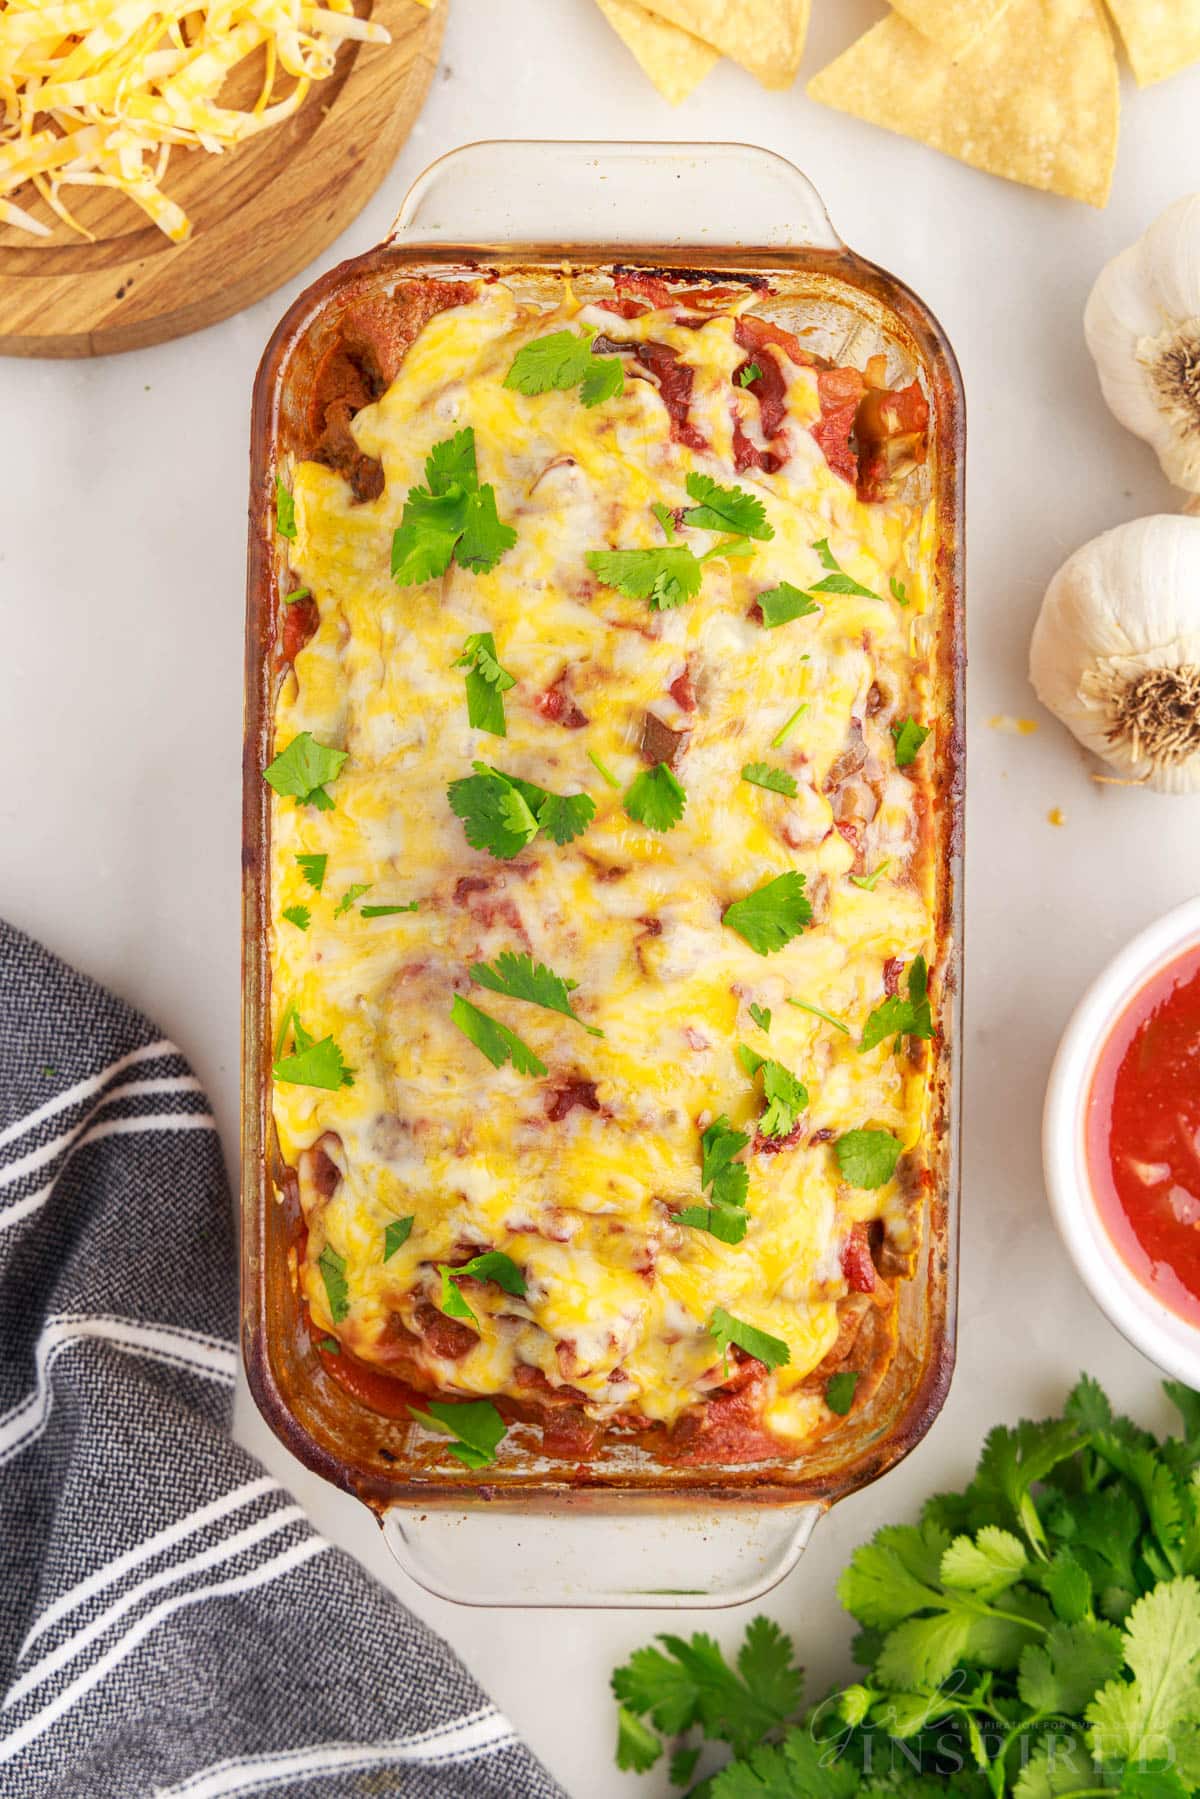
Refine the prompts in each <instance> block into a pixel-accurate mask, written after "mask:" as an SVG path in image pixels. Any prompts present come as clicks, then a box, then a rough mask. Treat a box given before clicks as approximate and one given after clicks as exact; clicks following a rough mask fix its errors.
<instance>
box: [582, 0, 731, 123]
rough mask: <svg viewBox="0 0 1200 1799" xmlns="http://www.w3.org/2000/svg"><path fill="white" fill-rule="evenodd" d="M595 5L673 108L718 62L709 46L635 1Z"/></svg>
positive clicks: (611, 0) (600, 1) (608, 0)
mask: <svg viewBox="0 0 1200 1799" xmlns="http://www.w3.org/2000/svg"><path fill="white" fill-rule="evenodd" d="M596 4H597V6H598V7H599V8H600V11H601V12H602V13H603V14H604V16H605V18H606V19H607V20H608V22H609V24H610V25H611V26H612V28H613V30H614V31H615V32H616V34H617V36H618V37H619V38H621V39H622V41H623V42H624V43H625V44H626V45H627V46H628V47H629V49H630V50H632V51H633V54H634V55H635V56H636V57H637V59H638V61H639V62H640V63H641V65H642V67H643V69H645V71H646V73H647V75H649V77H650V79H651V81H652V82H653V83H654V85H655V87H656V88H657V89H658V91H659V93H660V94H661V95H662V97H663V99H664V100H669V101H670V102H671V105H672V106H678V104H679V102H680V101H681V100H686V99H687V97H688V95H689V94H690V93H691V91H692V89H693V88H694V87H696V86H698V85H699V83H700V82H701V81H703V80H704V77H705V76H706V75H707V74H708V72H709V70H710V69H711V68H712V66H713V64H714V63H716V62H719V61H720V60H721V59H720V56H719V54H718V52H717V51H716V50H714V49H712V47H711V46H710V45H708V44H702V43H701V41H700V39H699V38H698V37H693V35H692V33H691V32H690V31H681V30H680V29H679V27H678V26H676V25H670V24H668V23H667V21H666V20H665V19H658V18H655V17H654V15H653V14H652V13H649V12H647V11H646V8H645V7H644V6H640V5H639V4H638V0H596Z"/></svg>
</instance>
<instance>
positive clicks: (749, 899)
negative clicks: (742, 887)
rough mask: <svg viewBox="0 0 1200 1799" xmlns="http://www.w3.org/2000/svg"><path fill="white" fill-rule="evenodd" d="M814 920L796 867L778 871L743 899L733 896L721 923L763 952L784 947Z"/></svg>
mask: <svg viewBox="0 0 1200 1799" xmlns="http://www.w3.org/2000/svg"><path fill="white" fill-rule="evenodd" d="M811 922H812V907H811V905H810V904H809V902H808V901H807V900H806V899H805V897H804V876H803V875H802V874H800V873H799V872H798V871H797V870H795V869H791V870H789V871H788V873H787V874H782V875H776V876H775V878H774V880H771V881H767V882H765V883H764V885H763V886H761V887H756V888H755V889H754V890H753V891H752V892H751V893H748V894H746V896H745V898H744V899H740V900H734V901H733V902H732V904H731V905H728V906H726V908H725V910H724V912H723V913H722V914H721V923H722V924H727V925H728V926H729V927H730V929H731V930H734V931H736V932H737V934H738V936H739V937H742V938H744V939H745V941H746V942H747V943H748V944H749V945H750V948H751V949H752V950H754V951H756V952H757V954H758V955H760V956H770V955H773V954H774V953H775V951H776V950H781V949H782V948H783V947H784V945H785V944H788V943H790V942H791V940H792V938H793V937H798V936H799V935H800V933H801V931H802V930H803V929H804V927H805V926H806V925H807V924H810V923H811Z"/></svg>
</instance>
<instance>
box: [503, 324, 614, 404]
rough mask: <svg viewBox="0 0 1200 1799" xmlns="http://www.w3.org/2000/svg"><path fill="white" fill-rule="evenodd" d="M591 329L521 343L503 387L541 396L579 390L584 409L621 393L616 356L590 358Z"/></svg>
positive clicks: (556, 334)
mask: <svg viewBox="0 0 1200 1799" xmlns="http://www.w3.org/2000/svg"><path fill="white" fill-rule="evenodd" d="M595 335H596V331H595V327H594V326H592V325H584V326H583V328H582V334H581V335H577V334H576V333H575V332H574V331H551V332H550V333H549V334H548V335H547V336H546V337H535V338H534V340H533V342H532V343H528V344H523V345H522V346H521V348H520V349H519V350H518V351H517V354H516V356H515V357H514V359H513V365H512V367H511V368H510V369H509V371H508V373H507V375H506V376H505V377H504V385H505V387H511V388H515V389H516V391H517V392H518V393H522V394H544V393H549V392H550V391H551V389H553V388H558V389H560V390H561V389H565V388H569V387H578V388H579V397H580V399H581V400H582V401H583V404H584V405H585V406H598V405H599V404H600V402H601V401H602V400H611V399H612V398H613V396H614V395H615V394H619V393H623V392H624V391H625V371H624V368H623V367H622V364H621V358H620V357H619V356H593V354H592V339H593V338H594V337H595Z"/></svg>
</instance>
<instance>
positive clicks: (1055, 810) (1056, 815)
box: [1046, 806, 1067, 825]
mask: <svg viewBox="0 0 1200 1799" xmlns="http://www.w3.org/2000/svg"><path fill="white" fill-rule="evenodd" d="M1066 822H1067V815H1066V813H1065V812H1064V811H1063V809H1062V807H1061V806H1051V808H1050V810H1049V812H1047V814H1046V823H1047V824H1051V825H1065V824H1066Z"/></svg>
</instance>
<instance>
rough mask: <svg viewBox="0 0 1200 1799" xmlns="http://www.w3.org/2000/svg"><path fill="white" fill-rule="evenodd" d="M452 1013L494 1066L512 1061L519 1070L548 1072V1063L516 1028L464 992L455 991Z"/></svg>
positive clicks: (522, 1072)
mask: <svg viewBox="0 0 1200 1799" xmlns="http://www.w3.org/2000/svg"><path fill="white" fill-rule="evenodd" d="M450 1016H451V1018H452V1019H453V1020H454V1022H455V1024H456V1025H457V1026H458V1028H459V1030H460V1031H461V1032H462V1034H463V1036H464V1037H467V1038H469V1039H470V1041H471V1042H472V1043H473V1044H474V1045H475V1047H476V1049H478V1050H481V1051H482V1052H483V1054H484V1055H485V1056H486V1057H487V1059H488V1061H489V1062H490V1063H491V1064H492V1067H493V1068H503V1066H504V1064H505V1063H506V1062H511V1063H512V1065H513V1067H514V1068H515V1069H516V1071H517V1073H518V1074H545V1072H546V1064H545V1063H544V1062H543V1061H542V1060H541V1059H540V1057H538V1056H535V1055H534V1053H533V1051H532V1050H531V1049H530V1047H529V1045H528V1044H527V1043H522V1041H521V1039H520V1038H519V1037H518V1036H517V1034H516V1032H515V1031H510V1030H509V1028H508V1026H507V1025H504V1024H501V1023H500V1022H499V1021H498V1020H497V1019H495V1018H490V1017H489V1016H488V1014H487V1013H486V1012H481V1011H480V1010H479V1008H478V1006H473V1005H472V1004H471V1002H470V1000H469V999H464V998H463V996H462V994H461V993H456V994H455V995H454V1003H453V1005H452V1006H451V1008H450Z"/></svg>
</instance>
